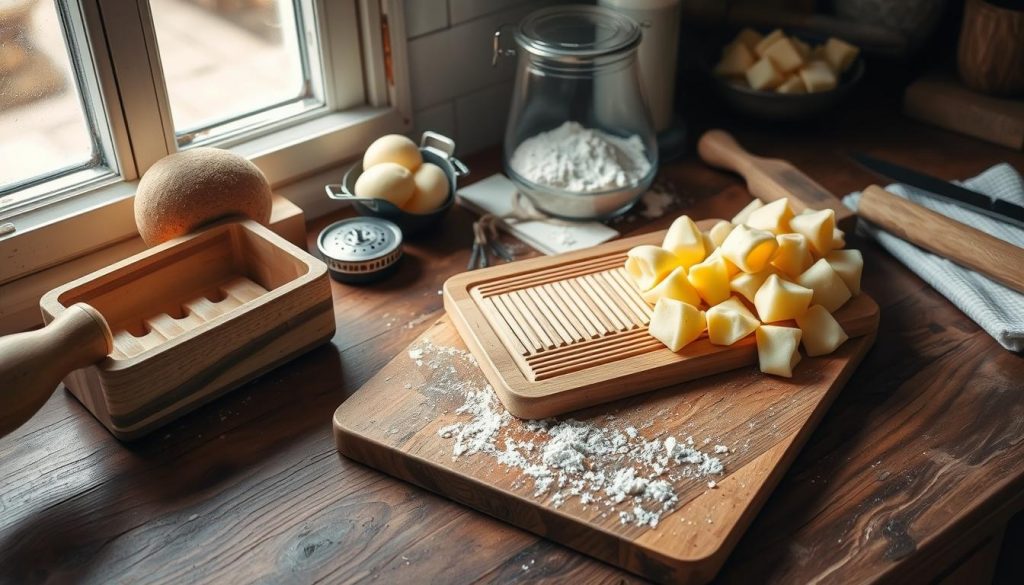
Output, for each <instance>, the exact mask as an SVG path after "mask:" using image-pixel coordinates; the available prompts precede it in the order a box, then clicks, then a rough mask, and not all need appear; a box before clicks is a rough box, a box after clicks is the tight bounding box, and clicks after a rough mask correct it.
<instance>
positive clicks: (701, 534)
mask: <svg viewBox="0 0 1024 585" xmlns="http://www.w3.org/2000/svg"><path fill="white" fill-rule="evenodd" d="M873 330H874V328H872V331H873ZM873 341H874V333H869V334H866V335H864V336H862V337H859V338H855V339H851V340H850V341H848V342H846V343H845V344H843V346H842V347H840V348H839V349H838V350H837V351H836V352H835V353H833V354H832V355H829V356H824V357H817V358H804V360H803V361H802V362H801V363H800V365H799V367H797V368H796V372H795V375H794V377H793V378H792V379H789V380H787V379H780V378H776V377H770V376H765V375H763V374H761V373H760V372H759V371H758V370H757V368H756V366H746V367H741V368H739V369H733V370H730V371H728V372H724V373H721V374H717V375H713V376H708V377H704V378H699V379H695V380H692V381H689V382H686V383H683V384H676V385H674V386H670V387H667V388H663V389H661V390H658V391H654V392H650V393H646V394H643V395H639V396H633V397H630V398H625V399H622V400H618V401H616V402H612V403H606V404H602V405H599V406H595V407H592V408H589V409H586V410H582V411H578V412H574V413H573V414H572V418H573V419H575V420H579V421H582V422H584V423H589V424H592V425H595V426H600V427H602V428H609V429H610V428H617V429H628V428H630V427H632V428H634V429H635V430H637V431H638V433H639V434H640V435H641V436H643V437H647V438H650V439H654V438H660V439H664V438H666V437H668V436H672V437H678V438H679V440H680V441H683V440H684V439H683V438H684V437H693V438H694V439H695V442H696V444H697V445H705V444H706V447H705V448H708V449H709V448H710V446H712V445H718V444H721V445H723V446H725V447H728V448H729V453H728V454H722V455H717V456H718V457H720V458H721V461H722V463H724V465H725V470H724V473H723V474H722V475H721V476H716V477H715V478H714V479H715V481H716V482H717V483H716V485H715V486H714V487H713V488H711V487H709V484H708V483H707V478H700V477H677V478H675V479H674V480H673V482H672V485H673V488H674V489H675V492H676V494H677V496H678V501H677V502H676V503H675V504H674V505H673V506H672V507H671V509H669V510H666V511H665V512H664V513H663V515H662V516H661V518H660V522H659V523H658V524H657V526H656V527H654V528H651V527H650V526H637V525H636V524H634V523H623V522H622V521H621V520H620V518H619V517H618V512H617V510H616V509H615V508H611V509H609V508H608V507H607V506H599V505H595V504H593V503H591V504H589V505H585V504H583V503H581V501H580V500H579V499H578V498H571V499H569V500H567V501H565V502H562V503H560V504H559V503H557V502H555V501H554V497H553V495H552V494H551V493H548V494H542V495H540V496H536V495H534V492H535V490H534V486H533V485H532V484H531V482H529V481H527V480H526V478H524V476H523V473H522V472H521V471H520V470H519V469H517V468H509V467H506V466H504V465H501V464H499V463H498V462H497V460H496V459H495V458H494V457H493V456H491V455H488V454H486V453H476V454H463V455H462V456H460V457H457V458H456V457H454V456H453V440H452V439H451V438H445V437H443V436H441V434H439V431H441V429H443V428H445V427H447V426H448V425H452V424H456V423H460V422H463V423H464V422H465V421H467V420H469V418H470V417H469V415H467V414H465V413H460V412H457V410H458V409H459V408H460V407H461V406H462V405H463V404H464V403H465V402H466V396H467V394H468V393H469V392H471V391H474V390H480V389H484V388H486V386H487V380H486V377H485V376H484V373H483V372H482V371H481V369H480V368H479V367H478V365H477V363H476V360H474V359H472V358H471V357H469V356H470V354H469V353H468V352H467V351H466V346H465V344H464V343H463V341H462V338H461V336H460V335H459V334H458V333H457V332H456V331H455V329H454V327H453V326H452V323H451V320H450V318H449V317H447V316H446V317H444V318H442V319H441V320H439V321H438V322H437V323H436V324H435V325H433V326H432V327H431V328H430V329H428V330H427V331H426V332H425V333H424V334H423V335H422V336H421V337H420V338H419V339H417V340H416V341H415V342H414V343H413V344H412V345H411V346H410V348H409V352H402V353H401V354H399V355H398V356H397V357H396V358H395V359H393V360H392V361H391V362H390V363H389V364H388V365H386V366H385V367H384V368H383V369H382V370H381V371H380V372H379V373H378V374H377V375H376V376H374V377H373V378H372V379H371V380H370V381H369V382H367V383H366V384H365V385H364V386H363V387H362V389H360V390H359V391H358V392H356V393H355V394H354V395H353V396H351V397H350V398H348V399H347V400H346V401H345V402H344V403H343V404H342V405H341V406H340V407H339V408H338V409H337V411H336V412H335V414H334V434H335V438H336V441H337V446H338V450H339V451H340V452H341V453H342V454H344V455H346V456H348V457H350V458H352V459H355V460H357V461H361V462H363V463H365V464H367V465H370V466H372V467H375V468H377V469H379V470H381V471H384V472H386V473H389V474H391V475H393V476H395V477H398V478H401V479H404V480H406V481H409V482H412V483H414V484H416V485H419V486H422V487H424V488H426V489H428V490H431V491H433V492H436V493H438V494H441V495H443V496H446V497H448V498H451V499H452V500H455V501H457V502H460V503H463V504H465V505H467V506H470V507H473V508H476V509H477V510H480V511H482V512H484V513H486V514H489V515H491V516H494V517H496V518H499V519H501V520H504V521H506V522H509V523H511V524H514V525H516V526H519V527H521V528H523V529H525V530H529V531H531V532H534V533H536V534H538V535H540V536H543V537H546V538H549V539H552V540H554V541H557V542H560V543H562V544H564V545H566V546H569V547H571V548H574V549H576V550H578V551H580V552H582V553H585V554H588V555H591V556H593V557H596V558H599V559H601V560H604V561H605V562H608V563H611V564H614V565H617V566H619V567H622V568H624V569H626V570H629V571H632V572H634V573H636V574H639V575H642V576H644V577H647V578H650V579H654V580H656V581H661V582H673V583H705V582H707V581H709V580H710V579H711V578H713V577H714V575H715V574H716V573H717V572H718V570H719V568H720V567H721V566H722V563H723V562H724V561H725V559H726V557H727V556H728V554H729V553H730V551H731V550H732V549H733V547H734V546H735V545H736V543H737V541H738V540H739V538H740V536H741V535H742V533H743V531H744V530H745V529H746V528H747V526H748V525H749V524H750V522H751V520H752V519H753V518H754V516H755V515H756V514H757V512H758V510H759V509H760V507H761V505H762V504H763V503H764V501H765V500H766V499H767V497H768V495H769V494H770V492H771V490H772V489H773V487H774V486H775V485H776V483H777V482H778V481H779V479H780V478H781V476H782V474H783V473H784V472H785V470H786V469H787V468H788V467H789V465H790V464H791V463H792V461H793V459H794V458H795V456H796V454H797V452H798V451H799V449H800V447H801V446H802V445H803V444H804V442H806V440H807V438H808V437H809V435H810V433H811V432H812V430H813V429H814V427H815V426H816V425H817V424H818V422H819V421H820V419H821V417H822V415H823V414H824V413H825V411H826V409H827V408H828V406H829V404H830V403H831V402H832V401H833V399H834V398H835V397H836V395H837V394H838V392H839V390H840V389H841V388H842V387H843V385H844V384H845V383H846V381H847V380H848V379H849V377H850V375H851V374H852V372H853V371H854V369H855V368H856V367H857V364H858V363H859V362H860V361H861V359H862V358H863V357H864V355H865V353H867V351H868V349H869V348H870V346H871V344H872V343H873ZM439 356H440V357H439ZM444 356H449V357H450V356H455V357H454V358H452V359H455V363H454V365H451V364H446V363H444V362H443V358H444ZM438 360H441V362H440V363H439V361H438ZM484 391H489V390H484ZM496 404H497V403H496ZM530 424H531V423H527V422H524V421H522V420H519V419H514V418H513V419H511V420H510V421H509V422H508V423H507V425H506V426H504V427H502V428H501V430H500V431H499V432H498V433H497V436H496V441H497V442H498V443H499V444H505V445H507V444H508V443H507V441H508V440H516V441H522V440H525V439H527V438H529V437H533V436H536V431H535V430H534V429H531V428H530V426H529V425H530ZM589 465H592V466H593V468H594V469H604V470H606V471H608V472H612V471H613V470H614V468H615V466H616V465H618V462H617V460H616V458H615V456H611V457H607V458H598V459H595V460H592V461H590V462H589ZM620 505H621V506H622V507H621V510H629V509H630V507H629V506H630V504H629V502H628V500H627V502H626V503H624V504H620ZM467 554H471V553H469V551H467ZM524 567H526V569H527V570H529V571H530V573H526V574H527V575H532V574H535V573H536V572H539V573H540V574H543V571H544V568H543V567H542V566H539V565H538V566H531V565H530V564H529V560H528V559H524Z"/></svg>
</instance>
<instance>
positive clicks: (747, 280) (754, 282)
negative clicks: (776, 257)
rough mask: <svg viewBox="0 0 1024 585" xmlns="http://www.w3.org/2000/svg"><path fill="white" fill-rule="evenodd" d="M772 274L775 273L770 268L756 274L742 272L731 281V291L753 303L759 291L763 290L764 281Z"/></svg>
mask: <svg viewBox="0 0 1024 585" xmlns="http://www.w3.org/2000/svg"><path fill="white" fill-rule="evenodd" d="M772 274H774V272H772V270H771V269H770V268H766V269H764V270H762V271H761V272H754V273H748V272H740V273H739V274H737V275H736V276H734V277H732V280H730V281H729V289H730V290H732V291H733V292H737V293H739V294H741V295H743V298H745V299H747V300H748V301H750V302H751V303H753V302H754V295H756V294H757V289H759V288H761V285H762V284H764V281H765V280H767V279H768V277H769V276H771V275H772Z"/></svg>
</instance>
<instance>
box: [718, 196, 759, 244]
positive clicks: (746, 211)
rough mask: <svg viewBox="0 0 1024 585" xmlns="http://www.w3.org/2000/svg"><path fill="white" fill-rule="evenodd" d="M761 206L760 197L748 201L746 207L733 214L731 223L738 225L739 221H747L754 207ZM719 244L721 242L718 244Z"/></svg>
mask: <svg viewBox="0 0 1024 585" xmlns="http://www.w3.org/2000/svg"><path fill="white" fill-rule="evenodd" d="M763 206H764V202H762V201H761V200H760V199H754V200H753V201H751V202H750V203H747V206H746V207H744V208H743V209H741V210H740V212H739V213H737V214H736V215H735V216H733V218H732V224H733V225H739V224H741V223H747V218H748V217H750V214H751V213H754V210H755V209H758V208H760V207H763ZM719 245H721V244H719Z"/></svg>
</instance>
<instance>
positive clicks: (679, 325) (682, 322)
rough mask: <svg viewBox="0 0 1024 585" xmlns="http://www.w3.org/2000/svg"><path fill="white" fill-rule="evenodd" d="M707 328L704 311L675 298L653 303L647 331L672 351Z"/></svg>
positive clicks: (678, 348) (698, 335) (695, 337)
mask: <svg viewBox="0 0 1024 585" xmlns="http://www.w3.org/2000/svg"><path fill="white" fill-rule="evenodd" d="M705 329H707V319H706V318H705V316H704V311H701V310H699V309H697V307H695V306H693V305H690V304H688V303H684V302H682V301H677V300H675V299H661V300H660V301H658V304H656V305H654V312H652V313H651V324H650V325H649V326H648V327H647V332H648V333H650V334H651V337H653V338H655V339H657V340H658V341H660V342H662V343H664V344H665V347H667V348H669V349H671V350H672V351H679V350H680V349H682V348H683V346H685V345H686V344H687V343H690V342H691V341H693V340H694V339H697V338H698V337H700V334H701V333H703V332H704V330H705Z"/></svg>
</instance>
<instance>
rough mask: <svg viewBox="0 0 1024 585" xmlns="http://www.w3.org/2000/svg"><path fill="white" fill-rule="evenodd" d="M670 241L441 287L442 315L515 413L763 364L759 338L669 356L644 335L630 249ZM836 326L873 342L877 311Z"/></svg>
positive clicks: (608, 249) (549, 412)
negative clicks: (628, 269)
mask: <svg viewBox="0 0 1024 585" xmlns="http://www.w3.org/2000/svg"><path fill="white" fill-rule="evenodd" d="M713 223H714V220H705V221H703V222H698V226H699V227H700V228H701V229H707V228H709V227H710V226H711V225H713ZM664 235H665V232H664V231H661V232H654V233H649V234H643V235H639V236H635V237H632V238H626V239H622V240H617V241H614V242H609V243H607V244H602V245H600V246H595V247H593V248H590V249H588V250H581V251H579V252H571V253H567V254H559V255H557V256H549V257H542V258H533V259H530V260H524V261H521V262H514V263H509V264H502V265H498V266H494V267H491V268H486V269H483V270H475V271H472V272H466V273H463V274H459V275H457V276H454V277H452V278H450V279H449V280H448V281H447V282H446V283H445V285H444V305H445V309H446V310H447V312H448V314H449V315H451V317H452V323H453V324H454V326H455V328H456V330H458V332H459V333H460V334H461V335H462V338H463V339H464V340H465V342H466V345H467V346H468V347H469V349H470V351H472V352H473V355H475V356H476V358H477V359H478V360H479V362H480V367H481V369H482V370H483V372H484V374H485V375H486V376H487V379H488V381H490V383H491V385H492V386H494V389H495V391H496V392H497V394H498V397H499V398H500V399H501V401H502V403H503V404H504V405H505V407H506V408H507V409H508V410H509V412H511V413H512V414H513V415H515V416H517V417H519V418H527V419H537V418H544V417H548V416H555V415H559V414H564V413H566V412H570V411H573V410H578V409H580V408H585V407H588V406H593V405H595V404H601V403H603V402H608V401H611V400H616V399H619V398H624V397H626V396H631V395H633V394H639V393H641V392H648V391H650V390H655V389H657V388H663V387H665V386H668V385H670V384H675V383H679V382H684V381H687V380H693V379H696V378H700V377H703V376H709V375H712V374H717V373H720V372H725V371H728V370H732V369H735V368H739V367H742V366H748V365H751V364H756V363H757V346H756V342H755V340H754V336H753V335H751V336H749V337H747V338H745V339H743V340H741V341H738V342H737V343H735V344H733V345H731V346H718V345H712V344H711V342H710V341H708V339H707V336H706V335H704V336H702V337H701V338H699V339H697V340H696V341H694V342H692V343H690V344H689V345H687V346H686V347H684V348H683V349H682V350H681V351H679V352H672V351H670V350H669V349H668V348H666V347H665V346H664V345H663V344H662V343H661V342H659V341H658V340H656V339H654V338H653V337H651V336H650V334H648V332H647V326H648V324H649V322H650V315H651V308H650V306H649V305H647V303H645V302H644V300H643V299H642V298H641V297H640V292H639V291H638V290H637V289H636V287H635V286H634V285H633V284H632V281H631V280H630V278H629V277H628V276H627V275H626V273H625V270H624V269H623V265H624V263H625V260H626V253H627V252H628V251H629V250H630V249H631V248H633V247H634V246H638V245H641V244H660V243H661V241H662V239H663V238H664ZM835 318H836V320H837V321H839V324H840V325H842V327H843V329H844V330H845V331H846V333H847V335H849V336H850V337H851V338H854V337H859V336H862V335H868V334H871V333H873V332H874V331H875V330H876V328H877V327H878V305H877V304H875V302H874V300H872V299H871V297H869V296H867V295H865V294H860V295H858V296H856V297H854V298H852V299H850V301H848V302H847V303H846V305H844V306H843V307H842V308H840V309H839V310H838V311H836V313H835ZM800 367H801V366H800V365H799V364H798V365H797V369H799V368H800Z"/></svg>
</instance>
